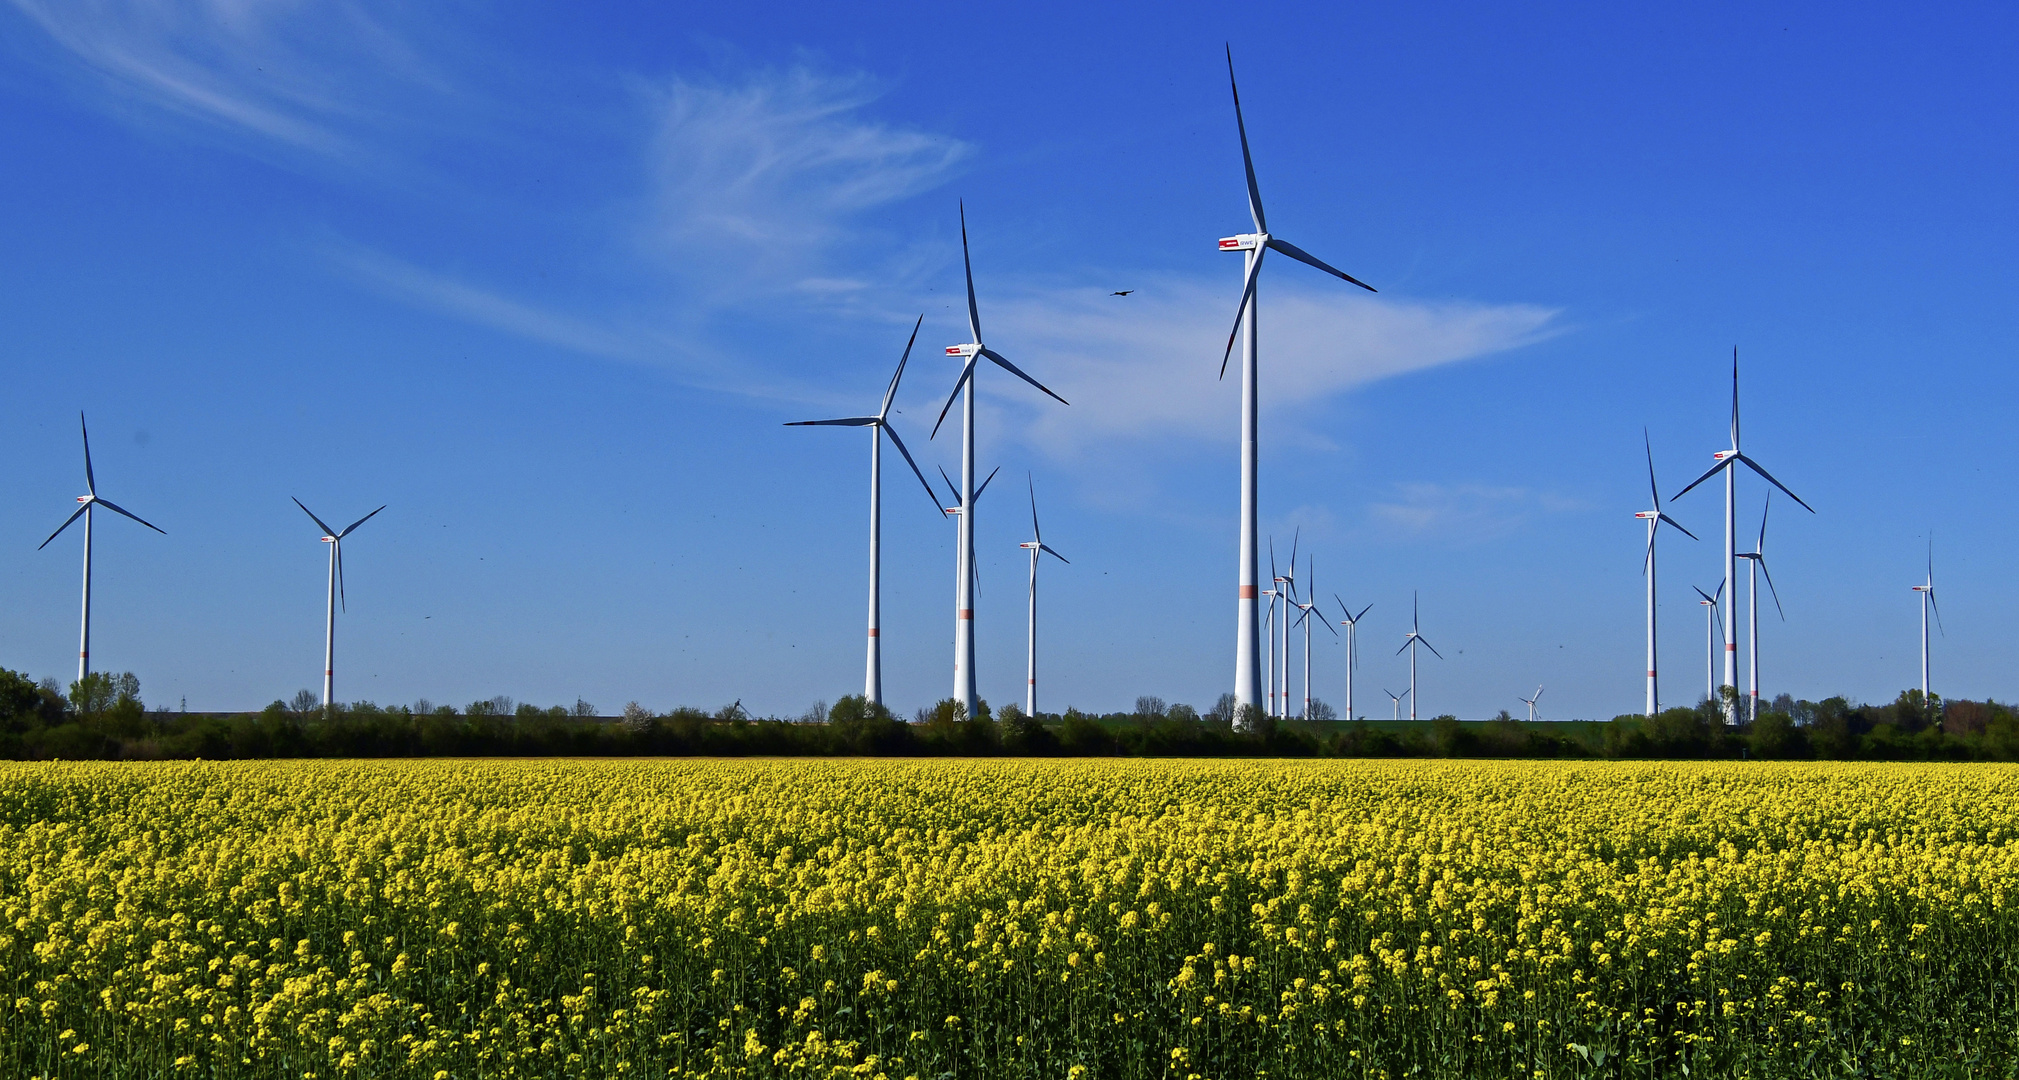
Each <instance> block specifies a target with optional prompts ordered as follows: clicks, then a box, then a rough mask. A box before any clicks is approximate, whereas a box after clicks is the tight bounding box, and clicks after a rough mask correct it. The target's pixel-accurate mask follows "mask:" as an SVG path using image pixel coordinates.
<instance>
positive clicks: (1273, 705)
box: [1268, 525, 1304, 720]
mask: <svg viewBox="0 0 2019 1080" xmlns="http://www.w3.org/2000/svg"><path fill="white" fill-rule="evenodd" d="M1303 538H1304V528H1303V526H1301V525H1300V526H1298V527H1297V531H1296V532H1295V533H1292V534H1291V535H1290V569H1288V570H1285V571H1283V572H1281V573H1278V572H1277V571H1276V541H1275V540H1274V539H1271V540H1270V541H1269V577H1270V579H1271V580H1273V581H1274V582H1275V583H1276V597H1277V599H1279V600H1281V601H1282V603H1280V604H1274V603H1272V604H1270V605H1269V610H1270V611H1271V612H1272V613H1275V612H1279V611H1280V613H1281V617H1280V618H1277V617H1276V615H1274V614H1272V615H1271V618H1272V619H1275V620H1276V621H1272V622H1271V623H1270V624H1269V647H1270V648H1271V649H1273V650H1274V654H1275V657H1276V659H1275V663H1276V669H1275V670H1273V671H1271V672H1270V673H1269V678H1270V679H1271V681H1273V682H1274V683H1275V686H1276V689H1275V691H1274V692H1273V693H1272V694H1271V695H1270V698H1269V710H1268V711H1269V715H1271V716H1273V717H1275V718H1277V719H1278V720H1281V719H1285V718H1287V717H1288V716H1289V715H1290V607H1291V605H1293V604H1295V603H1296V602H1297V545H1298V544H1299V543H1301V542H1302V541H1303ZM1279 624H1280V625H1279ZM1279 631H1280V632H1281V634H1282V641H1281V642H1280V644H1279V643H1278V641H1277V634H1278V632H1279Z"/></svg>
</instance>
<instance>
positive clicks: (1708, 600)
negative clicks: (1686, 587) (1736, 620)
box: [1690, 585, 1724, 604]
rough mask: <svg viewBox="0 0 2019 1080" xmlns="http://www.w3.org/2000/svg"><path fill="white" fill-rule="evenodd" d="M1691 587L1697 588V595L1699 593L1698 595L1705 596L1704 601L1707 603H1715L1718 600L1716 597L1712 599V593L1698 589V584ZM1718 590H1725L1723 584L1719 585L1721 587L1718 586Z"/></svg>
mask: <svg viewBox="0 0 2019 1080" xmlns="http://www.w3.org/2000/svg"><path fill="white" fill-rule="evenodd" d="M1690 588H1692V589H1696V590H1697V595H1698V596H1701V597H1703V598H1704V603H1706V604H1715V603H1717V601H1716V600H1714V599H1712V598H1711V594H1709V593H1707V592H1705V591H1703V590H1702V589H1697V587H1696V586H1694V585H1692V586H1690ZM1718 591H1719V592H1723V591H1724V587H1723V586H1719V587H1718Z"/></svg>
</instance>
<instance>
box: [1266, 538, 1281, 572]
mask: <svg viewBox="0 0 2019 1080" xmlns="http://www.w3.org/2000/svg"><path fill="white" fill-rule="evenodd" d="M1282 576H1283V575H1281V574H1278V573H1277V572H1276V538H1275V537H1273V536H1272V537H1270V538H1269V580H1270V581H1271V582H1272V583H1273V582H1274V581H1275V580H1276V579H1277V578H1279V577H1282Z"/></svg>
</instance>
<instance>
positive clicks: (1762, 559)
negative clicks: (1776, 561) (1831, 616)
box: [1739, 492, 1788, 720]
mask: <svg viewBox="0 0 2019 1080" xmlns="http://www.w3.org/2000/svg"><path fill="white" fill-rule="evenodd" d="M1773 508H1774V496H1773V493H1772V492H1768V493H1767V505H1766V509H1765V510H1761V511H1760V538H1759V539H1758V540H1757V541H1755V542H1754V543H1753V549H1752V550H1751V551H1742V552H1740V553H1739V558H1741V559H1744V560H1746V562H1747V563H1748V564H1749V566H1748V572H1747V578H1746V651H1747V657H1748V658H1747V661H1746V682H1747V683H1748V697H1747V700H1746V719H1748V720H1750V719H1752V718H1753V717H1756V716H1758V715H1759V714H1760V578H1761V577H1762V576H1764V577H1765V578H1766V579H1767V591H1768V592H1769V593H1770V594H1772V596H1773V598H1774V610H1775V611H1778V612H1780V613H1781V621H1782V622H1786V621H1788V613H1787V611H1786V610H1785V609H1783V608H1782V607H1781V592H1780V590H1779V589H1776V588H1774V575H1772V574H1769V573H1767V511H1768V510H1772V509H1773Z"/></svg>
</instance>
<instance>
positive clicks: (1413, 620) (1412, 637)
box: [1395, 592, 1444, 723]
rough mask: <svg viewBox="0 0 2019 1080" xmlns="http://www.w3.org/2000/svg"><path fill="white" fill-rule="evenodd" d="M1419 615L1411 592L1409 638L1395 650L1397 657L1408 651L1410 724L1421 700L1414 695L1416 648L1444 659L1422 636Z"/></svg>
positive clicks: (1403, 640)
mask: <svg viewBox="0 0 2019 1080" xmlns="http://www.w3.org/2000/svg"><path fill="white" fill-rule="evenodd" d="M1420 615H1421V612H1420V611H1419V610H1418V607H1417V602H1416V594H1415V593H1413V592H1412V593H1410V594H1409V636H1408V637H1406V638H1403V639H1402V648H1401V649H1397V650H1395V653H1396V655H1398V656H1399V655H1401V654H1402V650H1403V649H1407V650H1409V719H1410V721H1411V722H1412V723H1413V722H1414V721H1415V720H1416V703H1417V702H1419V701H1421V700H1422V697H1421V696H1420V695H1418V694H1417V693H1416V646H1418V645H1421V646H1423V647H1424V648H1426V649H1429V650H1430V655H1432V656H1435V657H1436V658H1438V659H1439V660H1442V659H1444V654H1443V653H1441V652H1438V651H1437V646H1435V645H1432V644H1431V643H1430V639H1429V638H1426V637H1424V636H1423V630H1422V623H1421V621H1420Z"/></svg>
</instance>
